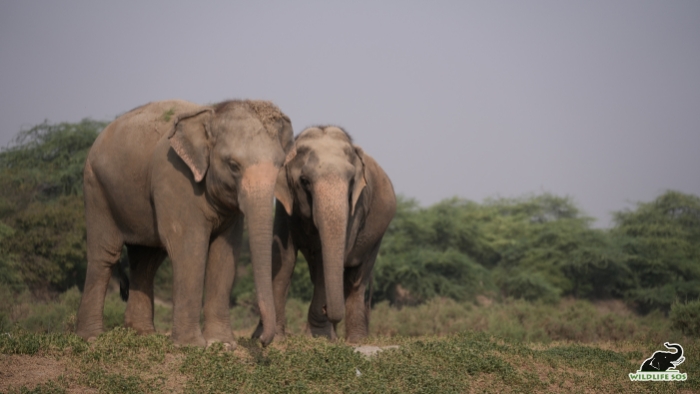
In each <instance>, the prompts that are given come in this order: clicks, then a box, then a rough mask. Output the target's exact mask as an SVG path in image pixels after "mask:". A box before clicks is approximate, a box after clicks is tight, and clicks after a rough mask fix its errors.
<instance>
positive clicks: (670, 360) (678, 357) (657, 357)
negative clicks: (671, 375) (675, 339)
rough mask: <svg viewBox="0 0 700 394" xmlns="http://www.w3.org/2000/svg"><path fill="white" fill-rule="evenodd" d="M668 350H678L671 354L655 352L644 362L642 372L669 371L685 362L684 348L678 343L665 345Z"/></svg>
mask: <svg viewBox="0 0 700 394" xmlns="http://www.w3.org/2000/svg"><path fill="white" fill-rule="evenodd" d="M664 346H666V348H667V349H676V352H675V353H671V352H660V351H659V352H654V354H653V355H652V356H651V357H649V358H648V359H646V360H644V363H642V367H641V368H640V369H639V370H640V371H645V372H656V371H667V370H668V369H669V368H671V367H676V366H678V364H680V363H682V362H683V361H685V357H683V347H682V346H681V345H679V344H677V343H668V342H666V343H664Z"/></svg>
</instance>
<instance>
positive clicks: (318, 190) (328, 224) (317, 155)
mask: <svg viewBox="0 0 700 394" xmlns="http://www.w3.org/2000/svg"><path fill="white" fill-rule="evenodd" d="M295 149H296V151H297V154H296V157H295V158H294V159H293V160H291V161H290V162H289V163H288V164H287V165H286V167H285V169H286V171H284V172H280V178H279V180H278V185H281V186H282V187H281V188H280V189H281V193H280V195H279V196H278V201H280V203H281V204H282V205H283V206H284V208H285V210H286V211H287V214H289V215H291V214H292V211H293V210H294V212H295V213H297V214H299V215H300V216H301V217H303V218H306V219H307V220H309V221H312V223H313V224H314V226H315V228H316V229H317V230H318V233H319V238H320V240H321V248H322V251H321V252H322V259H323V273H324V285H325V286H324V287H325V290H326V315H327V317H328V320H330V321H331V322H333V323H337V322H339V321H340V320H342V318H343V317H344V315H345V300H344V293H343V272H344V271H343V270H344V264H345V257H346V255H345V254H346V245H347V244H348V239H347V234H348V231H347V228H348V223H349V221H350V218H351V217H352V215H354V214H355V208H356V205H357V202H358V199H359V198H360V195H361V194H362V190H363V189H364V188H365V186H366V185H367V181H366V178H365V164H364V162H363V157H364V152H363V151H362V149H361V148H360V147H357V146H355V145H353V143H352V139H351V137H350V136H349V135H348V134H347V133H346V132H345V131H344V130H342V129H341V128H339V127H335V126H326V127H311V128H308V129H306V130H304V131H303V132H302V133H301V134H299V136H297V138H296V141H295ZM285 186H286V188H285Z"/></svg>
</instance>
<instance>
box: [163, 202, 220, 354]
mask: <svg viewBox="0 0 700 394" xmlns="http://www.w3.org/2000/svg"><path fill="white" fill-rule="evenodd" d="M163 216H165V217H168V218H173V217H177V215H176V214H171V215H168V214H165V215H161V217H163ZM182 223H187V224H186V225H183V224H182ZM158 227H159V229H162V232H161V237H162V239H163V241H162V242H163V245H165V247H166V249H167V251H168V255H169V256H170V259H171V260H172V263H173V330H172V335H171V338H172V340H173V342H174V343H175V344H178V345H195V346H202V347H204V346H205V345H206V341H205V340H204V336H203V335H202V330H201V328H200V326H199V318H200V314H201V312H202V293H203V288H204V269H205V265H206V260H207V253H208V251H209V236H210V234H211V230H210V229H209V228H208V227H207V226H206V225H205V224H204V223H197V222H196V221H194V220H186V218H184V219H181V221H180V222H179V223H170V222H166V220H164V223H161V222H160V221H159V223H158ZM164 233H165V234H164Z"/></svg>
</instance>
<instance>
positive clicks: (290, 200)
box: [275, 145, 297, 216]
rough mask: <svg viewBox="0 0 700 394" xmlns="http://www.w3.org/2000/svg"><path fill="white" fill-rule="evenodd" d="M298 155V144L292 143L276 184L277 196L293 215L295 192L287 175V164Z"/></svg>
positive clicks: (288, 213)
mask: <svg viewBox="0 0 700 394" xmlns="http://www.w3.org/2000/svg"><path fill="white" fill-rule="evenodd" d="M296 155H297V149H296V146H294V145H292V148H291V149H290V150H289V153H287V157H286V158H285V159H284V165H282V168H280V172H279V174H277V183H276V184H275V198H277V201H279V202H280V203H281V204H282V206H284V210H285V211H287V215H289V216H291V215H292V207H293V206H294V194H293V193H292V189H291V187H290V186H289V178H288V176H287V164H288V163H289V162H290V161H292V159H294V157H295V156H296Z"/></svg>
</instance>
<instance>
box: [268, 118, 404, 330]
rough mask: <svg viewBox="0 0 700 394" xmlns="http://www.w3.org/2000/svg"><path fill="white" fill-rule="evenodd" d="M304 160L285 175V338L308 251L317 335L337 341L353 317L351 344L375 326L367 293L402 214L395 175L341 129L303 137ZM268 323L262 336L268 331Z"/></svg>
mask: <svg viewBox="0 0 700 394" xmlns="http://www.w3.org/2000/svg"><path fill="white" fill-rule="evenodd" d="M295 149H296V151H297V155H296V157H295V158H294V159H293V160H291V161H290V162H289V163H288V164H287V165H286V166H285V168H284V170H283V171H280V178H279V180H278V182H277V184H278V186H280V194H279V195H278V197H277V204H276V213H275V223H274V244H273V251H272V256H273V257H272V261H273V263H272V264H273V275H274V279H273V289H274V290H273V291H274V297H275V308H276V310H277V329H276V331H277V334H278V335H284V333H285V332H284V331H285V321H286V318H285V312H284V309H285V303H286V297H287V291H288V289H289V284H290V280H291V276H292V272H293V270H294V264H295V262H296V256H297V251H298V250H301V252H302V253H303V255H304V256H305V257H306V260H307V261H308V263H309V271H310V273H311V280H312V282H313V284H314V293H313V298H312V300H311V306H310V307H309V315H308V330H309V332H310V333H311V334H312V335H315V336H317V335H319V336H326V337H328V338H331V339H335V338H336V325H337V323H338V322H340V321H341V320H342V319H343V318H345V332H346V340H347V341H348V342H350V343H355V342H358V341H359V340H361V339H362V338H364V337H366V336H367V334H368V329H369V327H368V326H369V305H368V304H367V303H366V302H365V290H366V288H367V285H368V283H369V281H370V278H371V274H372V268H373V266H374V262H375V260H376V258H377V253H378V252H379V245H380V244H381V241H382V237H383V236H384V232H385V231H386V229H387V227H388V226H389V223H390V222H391V220H392V218H393V217H394V213H395V212H396V196H395V194H394V189H393V186H392V184H391V181H390V180H389V177H388V176H387V175H386V174H385V173H384V171H383V170H382V168H381V167H379V165H378V164H377V162H376V161H374V159H373V158H372V157H370V156H369V155H367V154H366V153H364V152H363V150H362V149H361V148H360V147H358V146H356V145H353V143H352V138H351V137H350V136H349V135H348V134H347V133H346V132H345V131H344V130H342V129H341V128H339V127H335V126H319V127H311V128H308V129H306V130H304V131H303V132H302V133H301V134H300V135H299V136H297V138H296V140H295ZM265 324H266V323H265V321H261V322H260V324H259V325H258V328H257V330H256V332H255V333H254V336H255V335H261V334H262V332H263V328H264V329H267V327H266V326H265Z"/></svg>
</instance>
